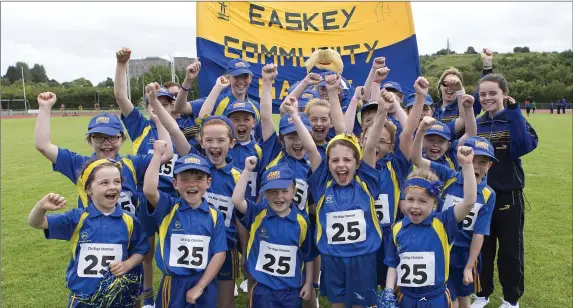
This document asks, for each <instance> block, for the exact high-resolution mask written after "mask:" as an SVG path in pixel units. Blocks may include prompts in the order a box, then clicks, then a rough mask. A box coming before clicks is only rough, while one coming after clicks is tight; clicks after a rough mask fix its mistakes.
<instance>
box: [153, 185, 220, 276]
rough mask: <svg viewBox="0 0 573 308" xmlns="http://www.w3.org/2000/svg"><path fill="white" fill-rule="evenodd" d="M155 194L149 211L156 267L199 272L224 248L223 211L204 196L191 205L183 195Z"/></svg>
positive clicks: (173, 272)
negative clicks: (154, 232) (155, 228)
mask: <svg viewBox="0 0 573 308" xmlns="http://www.w3.org/2000/svg"><path fill="white" fill-rule="evenodd" d="M159 195H160V197H159V202H158V203H157V206H156V208H155V209H154V210H153V212H150V213H149V215H152V217H153V218H154V219H155V221H156V223H157V225H158V226H159V231H158V233H159V239H158V240H157V247H156V249H155V261H156V262H157V267H158V268H159V269H160V270H161V271H162V272H163V273H164V274H165V275H172V276H194V275H195V274H201V273H203V272H204V271H205V269H206V268H207V265H208V264H209V262H210V261H211V258H212V257H213V256H214V255H215V254H217V253H219V252H224V251H226V250H227V242H226V239H225V224H224V218H223V214H221V212H219V211H218V210H216V209H214V208H212V207H210V206H209V204H208V203H207V200H205V198H203V202H202V203H201V205H199V207H197V208H192V207H191V206H189V204H187V202H185V200H183V198H173V197H171V196H169V195H168V194H166V193H164V192H159Z"/></svg>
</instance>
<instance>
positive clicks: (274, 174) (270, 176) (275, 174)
mask: <svg viewBox="0 0 573 308" xmlns="http://www.w3.org/2000/svg"><path fill="white" fill-rule="evenodd" d="M280 177H281V172H280V171H279V170H277V171H273V172H269V174H268V175H267V181H271V180H276V179H280Z"/></svg>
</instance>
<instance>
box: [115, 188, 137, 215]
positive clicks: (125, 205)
mask: <svg viewBox="0 0 573 308" xmlns="http://www.w3.org/2000/svg"><path fill="white" fill-rule="evenodd" d="M132 196H133V194H132V193H131V192H130V191H122V192H121V193H120V194H119V199H118V200H117V202H119V205H120V206H121V208H122V209H123V210H124V211H128V212H130V213H131V214H135V204H133V200H132V199H131V197H132Z"/></svg>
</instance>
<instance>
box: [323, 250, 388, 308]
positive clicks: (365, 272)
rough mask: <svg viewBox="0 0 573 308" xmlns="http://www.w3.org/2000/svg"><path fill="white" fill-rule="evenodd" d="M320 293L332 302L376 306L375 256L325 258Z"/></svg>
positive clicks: (373, 254)
mask: <svg viewBox="0 0 573 308" xmlns="http://www.w3.org/2000/svg"><path fill="white" fill-rule="evenodd" d="M321 260H322V261H321V271H322V273H321V275H320V294H321V295H322V296H326V297H327V298H328V301H330V302H331V303H344V304H346V305H361V306H372V305H374V304H375V303H376V289H377V288H376V253H375V252H373V253H370V254H367V255H362V256H356V257H345V258H344V257H334V256H329V255H322V257H321Z"/></svg>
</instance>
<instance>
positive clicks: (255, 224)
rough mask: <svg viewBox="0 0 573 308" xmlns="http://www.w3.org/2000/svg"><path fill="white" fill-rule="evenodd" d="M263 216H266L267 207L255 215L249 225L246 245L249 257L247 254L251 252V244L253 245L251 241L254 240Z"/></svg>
mask: <svg viewBox="0 0 573 308" xmlns="http://www.w3.org/2000/svg"><path fill="white" fill-rule="evenodd" d="M265 216H267V209H264V210H262V211H261V212H260V213H259V214H258V215H257V216H256V217H255V221H254V222H253V224H252V225H251V230H250V231H251V234H249V244H248V245H247V258H248V257H249V254H250V253H251V246H253V242H254V241H255V234H257V230H258V229H259V227H260V226H261V223H262V222H263V218H265Z"/></svg>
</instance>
